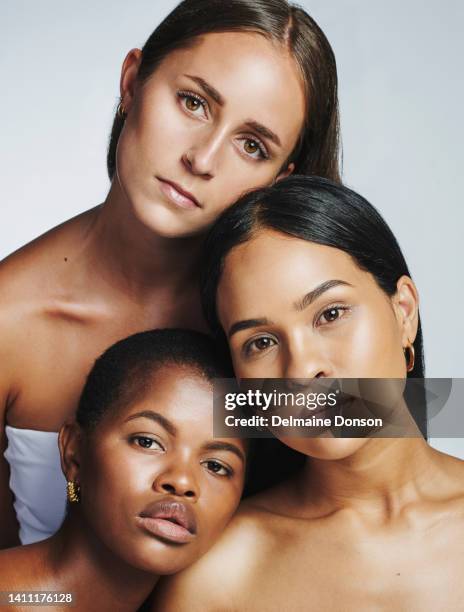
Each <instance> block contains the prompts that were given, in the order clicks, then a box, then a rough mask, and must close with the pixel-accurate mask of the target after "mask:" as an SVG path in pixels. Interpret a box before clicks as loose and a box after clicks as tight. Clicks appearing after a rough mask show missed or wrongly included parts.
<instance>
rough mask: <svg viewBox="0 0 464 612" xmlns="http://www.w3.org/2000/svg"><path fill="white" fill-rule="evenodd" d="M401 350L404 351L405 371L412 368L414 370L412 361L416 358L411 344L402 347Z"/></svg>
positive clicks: (409, 370)
mask: <svg viewBox="0 0 464 612" xmlns="http://www.w3.org/2000/svg"><path fill="white" fill-rule="evenodd" d="M403 352H404V358H405V359H406V363H407V365H406V371H407V372H412V370H414V363H415V360H416V353H415V351H414V347H413V345H412V344H411V343H409V344H408V346H407V347H406V348H404V349H403ZM406 353H407V355H406Z"/></svg>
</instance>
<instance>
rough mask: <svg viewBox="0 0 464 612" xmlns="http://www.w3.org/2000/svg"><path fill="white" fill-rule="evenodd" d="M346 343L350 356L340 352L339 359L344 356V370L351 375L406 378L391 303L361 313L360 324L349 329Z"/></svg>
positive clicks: (364, 309)
mask: <svg viewBox="0 0 464 612" xmlns="http://www.w3.org/2000/svg"><path fill="white" fill-rule="evenodd" d="M346 340H347V343H346V346H347V349H348V353H345V352H344V353H340V357H341V355H342V354H343V357H344V359H345V368H344V369H346V368H349V375H350V376H352V377H364V378H371V377H372V378H375V377H377V378H387V377H390V378H395V377H402V376H403V375H404V368H402V365H403V363H402V362H403V361H404V360H403V359H402V349H401V337H400V334H399V329H398V326H397V322H396V319H395V316H394V314H393V312H392V311H391V309H390V307H389V306H388V304H385V303H382V304H378V305H375V306H374V307H372V308H370V307H365V308H363V309H362V310H360V311H359V312H358V313H357V324H356V325H353V326H352V327H350V333H349V334H348V336H347V338H346ZM347 354H349V359H348V358H347ZM347 375H348V374H347Z"/></svg>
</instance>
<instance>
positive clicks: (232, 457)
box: [66, 366, 245, 575]
mask: <svg viewBox="0 0 464 612" xmlns="http://www.w3.org/2000/svg"><path fill="white" fill-rule="evenodd" d="M212 403H213V392H212V388H211V384H210V383H208V382H206V381H205V380H204V379H203V378H201V377H200V376H199V375H198V374H196V373H195V372H194V371H192V370H190V369H185V368H182V367H179V366H169V367H163V368H161V369H160V370H158V371H157V372H156V373H155V374H154V375H153V379H152V384H151V385H150V388H149V389H148V390H147V391H146V392H145V393H144V394H143V396H142V397H141V398H139V399H136V400H135V401H134V403H133V404H131V405H130V406H127V407H126V408H123V409H121V410H118V411H116V414H114V415H111V416H105V417H104V418H103V420H102V421H101V422H100V423H99V424H98V425H97V426H96V428H95V430H93V431H92V432H91V433H90V434H87V435H86V434H84V435H83V437H82V442H81V443H80V444H81V446H80V447H79V460H78V463H79V465H78V466H77V467H76V466H74V467H71V468H70V471H69V470H68V472H67V474H66V476H67V478H68V479H71V480H77V481H78V482H79V483H80V487H81V504H80V505H81V512H82V513H83V515H84V517H85V520H86V521H87V522H88V523H89V524H90V527H91V528H92V530H93V531H94V532H95V533H96V534H97V536H98V537H99V539H100V540H101V541H103V542H104V544H105V545H106V546H107V548H109V549H110V550H111V551H113V553H114V554H116V555H117V556H118V557H120V558H122V559H124V560H125V561H126V562H127V563H129V564H130V565H132V566H134V567H137V568H140V569H144V570H146V571H149V572H151V573H154V574H161V575H163V574H170V573H173V572H177V571H179V570H180V569H183V568H184V567H186V566H187V565H189V564H190V563H192V562H193V561H194V560H195V559H196V558H197V557H199V556H200V555H202V554H203V553H204V552H205V551H206V550H207V549H208V548H209V547H210V546H211V545H212V544H213V543H214V541H215V540H216V538H217V537H218V536H219V534H220V533H221V532H222V530H223V529H224V527H225V526H226V524H227V523H228V521H229V519H230V518H231V516H232V514H233V512H234V511H235V509H236V507H237V505H238V503H239V500H240V496H241V492H242V488H243V481H244V471H245V447H244V441H243V440H236V439H225V438H224V439H215V438H214V439H213V433H212V411H213V407H212ZM68 448H69V445H68ZM68 452H70V451H69V450H68Z"/></svg>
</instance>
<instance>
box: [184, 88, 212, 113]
mask: <svg viewBox="0 0 464 612" xmlns="http://www.w3.org/2000/svg"><path fill="white" fill-rule="evenodd" d="M177 97H178V98H179V99H180V100H188V99H189V98H191V99H193V100H196V101H197V102H199V103H200V104H201V106H202V107H203V110H204V111H205V112H206V114H208V111H209V105H208V102H207V101H206V100H205V99H204V98H202V97H201V96H199V95H198V94H196V93H194V92H193V91H184V90H181V91H178V92H177ZM185 110H186V111H187V112H188V113H192V114H193V115H194V114H196V113H195V112H194V111H191V110H189V109H188V108H186V109H185Z"/></svg>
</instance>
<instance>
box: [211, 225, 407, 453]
mask: <svg viewBox="0 0 464 612" xmlns="http://www.w3.org/2000/svg"><path fill="white" fill-rule="evenodd" d="M244 270H247V273H246V274H245V273H244ZM315 290H318V291H317V293H312V295H311V292H314V291H315ZM305 296H306V299H305V300H304V298H305ZM218 313H219V317H220V321H221V324H222V326H223V328H224V330H225V331H226V333H227V334H228V336H229V342H230V348H231V354H232V358H233V361H234V368H235V372H236V374H237V376H238V377H239V378H247V377H248V378H253V377H256V378H259V377H267V378H280V377H282V378H312V377H321V376H322V377H328V378H356V377H360V376H362V377H364V378H403V377H404V376H405V375H406V364H405V359H404V354H403V349H402V347H403V346H406V345H407V344H408V342H409V341H412V340H413V339H414V337H415V334H416V330H417V291H416V289H415V287H414V284H413V283H412V281H411V280H410V279H409V278H407V277H402V278H401V279H400V280H399V282H398V293H397V294H396V295H395V296H394V297H393V298H390V297H388V296H387V295H386V294H385V293H384V292H383V291H382V290H381V289H380V288H379V286H378V285H377V283H376V282H375V280H374V278H373V277H372V275H371V274H370V273H368V272H365V271H363V270H361V269H360V268H359V267H358V266H357V265H356V264H355V262H354V261H353V260H352V259H351V257H350V256H349V255H347V254H346V253H344V252H343V251H340V250H338V249H334V248H331V247H327V246H321V245H318V244H314V243H311V242H307V241H305V240H298V239H295V238H291V237H289V236H286V235H284V234H280V233H277V232H272V231H268V230H265V231H262V232H259V233H258V235H257V236H256V237H255V238H254V239H252V240H251V241H249V242H247V243H245V244H243V245H240V246H238V247H236V248H235V249H233V250H232V252H231V253H229V255H228V256H227V258H226V261H225V266H224V272H223V275H222V278H221V281H220V284H219V289H218ZM282 441H284V442H285V443H286V444H287V445H288V446H292V447H293V448H295V449H296V450H299V451H300V452H304V453H305V454H308V455H311V456H317V457H320V458H324V457H325V458H340V457H342V456H345V455H349V454H351V453H352V452H353V451H354V450H356V449H357V448H360V447H361V446H363V445H364V444H366V443H367V442H368V440H367V439H363V438H358V439H348V438H337V439H335V440H334V439H332V438H330V437H320V438H296V437H295V438H285V439H283V438H282Z"/></svg>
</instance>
